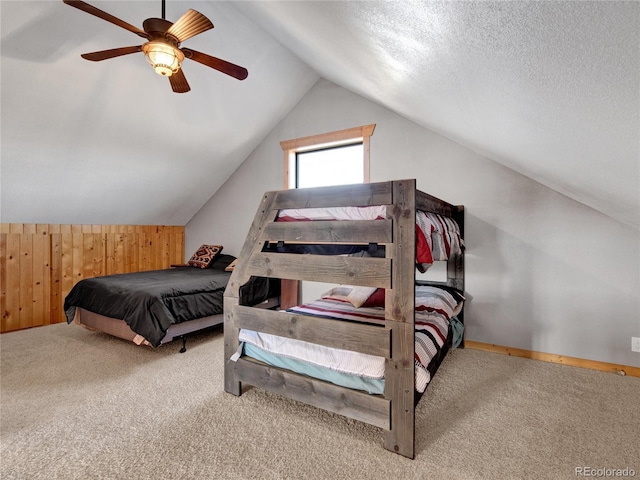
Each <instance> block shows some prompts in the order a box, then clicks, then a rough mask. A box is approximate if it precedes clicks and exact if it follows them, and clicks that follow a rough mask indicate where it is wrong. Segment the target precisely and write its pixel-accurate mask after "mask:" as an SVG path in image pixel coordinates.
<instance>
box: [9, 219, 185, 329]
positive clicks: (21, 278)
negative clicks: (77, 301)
mask: <svg viewBox="0 0 640 480" xmlns="http://www.w3.org/2000/svg"><path fill="white" fill-rule="evenodd" d="M183 262H184V227H182V226H158V225H49V224H16V223H2V224H0V303H1V312H2V323H1V325H0V332H8V331H12V330H19V329H23V328H29V327H35V326H40V325H48V324H51V323H59V322H64V321H65V316H64V311H63V307H62V306H63V302H64V298H65V296H66V295H67V293H69V291H70V290H71V288H72V287H73V286H74V285H75V284H76V283H77V282H78V281H79V280H82V279H83V278H87V277H95V276H99V275H110V274H113V273H127V272H137V271H143V270H157V269H162V268H169V267H170V265H171V264H174V263H183Z"/></svg>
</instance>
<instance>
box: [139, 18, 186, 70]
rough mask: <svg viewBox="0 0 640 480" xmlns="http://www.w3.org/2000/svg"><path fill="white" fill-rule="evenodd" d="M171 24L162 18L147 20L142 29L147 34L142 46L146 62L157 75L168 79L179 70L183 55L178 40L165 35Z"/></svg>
mask: <svg viewBox="0 0 640 480" xmlns="http://www.w3.org/2000/svg"><path fill="white" fill-rule="evenodd" d="M171 25H173V24H172V23H171V22H169V21H167V20H164V19H162V18H147V19H146V20H145V21H144V23H143V24H142V28H143V29H144V31H145V32H147V33H148V34H149V41H148V42H147V43H145V44H144V45H142V51H143V52H144V55H145V58H146V59H147V61H148V62H149V63H150V64H151V65H153V68H154V70H155V71H156V73H158V74H159V75H162V76H165V77H170V76H171V75H173V74H174V73H176V72H177V71H178V70H179V69H180V65H181V64H182V61H183V60H184V54H183V53H182V52H181V51H180V49H179V48H178V46H179V45H180V43H179V42H178V40H177V39H176V38H175V37H174V36H172V35H169V34H167V33H166V32H167V30H168V29H169V27H171Z"/></svg>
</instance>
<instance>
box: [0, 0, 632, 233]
mask: <svg viewBox="0 0 640 480" xmlns="http://www.w3.org/2000/svg"><path fill="white" fill-rule="evenodd" d="M89 3H92V4H94V5H96V6H98V7H99V8H102V9H103V10H107V11H108V12H110V13H112V14H114V15H116V16H118V17H120V18H122V19H123V20H126V21H128V22H129V23H132V24H134V25H141V24H142V21H143V20H144V19H145V18H147V17H151V16H160V12H159V11H157V10H159V5H160V2H159V1H155V0H154V1H144V2H113V1H112V2H91V1H90V2H89ZM0 7H1V9H2V10H1V16H2V31H1V35H2V65H1V67H2V86H1V88H2V214H3V217H6V216H8V217H9V219H8V221H21V222H22V221H33V222H37V221H47V222H49V221H51V220H49V219H50V218H52V216H51V214H52V213H56V212H57V213H58V215H60V212H64V215H67V216H68V217H69V219H68V220H66V223H83V222H94V223H141V222H145V223H177V224H182V223H185V222H186V221H188V220H189V218H190V217H191V216H192V215H193V214H194V213H195V212H196V211H197V209H198V208H199V207H200V206H201V205H202V204H203V203H204V202H205V201H206V199H207V198H208V197H209V196H211V195H212V194H213V193H214V192H215V190H216V189H217V188H218V186H220V185H221V183H222V182H223V181H224V180H225V179H226V178H227V177H228V176H229V175H230V173H231V172H232V171H233V170H234V169H235V168H236V167H237V166H238V165H239V163H240V162H241V161H242V160H244V158H246V156H247V155H248V154H249V153H250V152H251V151H252V150H253V149H254V148H255V146H256V145H257V144H258V143H259V142H260V140H261V139H262V138H264V136H265V135H266V134H267V133H268V132H269V130H270V129H272V128H273V127H274V126H275V125H276V123H277V122H278V121H279V120H280V119H281V118H282V117H283V116H284V115H286V113H287V112H288V111H289V109H290V108H292V107H293V105H295V103H296V102H297V101H298V100H299V99H300V98H301V97H302V96H303V95H304V94H305V93H306V91H307V90H308V89H309V88H310V87H311V86H312V85H313V83H314V82H315V81H316V80H317V79H318V78H319V77H324V78H326V79H328V80H330V81H332V82H334V83H336V84H338V85H341V86H343V87H344V88H346V89H349V90H351V91H353V92H356V93H358V94H360V95H362V96H364V97H366V98H369V99H371V100H373V101H375V102H377V103H379V104H381V105H384V106H385V107H387V108H389V109H391V110H393V111H395V112H397V113H399V114H401V115H403V116H405V117H406V118H409V119H411V120H413V121H414V122H416V123H418V124H420V125H422V126H424V127H427V128H429V129H432V130H434V131H436V132H439V133H441V134H442V135H444V136H446V137H449V138H451V139H453V140H455V141H457V142H459V143H461V144H463V145H466V146H468V147H470V148H472V149H473V150H475V151H477V152H479V153H481V154H483V155H486V156H488V157H490V158H492V159H494V160H496V161H498V162H500V163H502V164H504V165H506V166H508V167H510V168H513V169H514V170H516V171H519V172H521V173H523V174H524V175H527V176H529V177H531V178H533V179H535V180H537V181H539V182H541V183H543V184H545V185H548V186H550V187H551V188H553V189H555V190H557V191H559V192H561V193H564V194H566V195H568V196H569V197H572V198H574V199H576V200H578V201H580V202H582V203H584V204H586V205H589V206H591V207H592V208H595V209H597V210H599V211H601V212H603V213H605V214H607V215H609V216H611V217H613V218H616V219H618V220H620V221H622V222H624V223H626V224H629V225H632V226H635V227H636V228H637V227H638V224H639V219H640V173H639V170H640V133H639V132H640V42H639V38H640V3H638V2H615V1H611V2H552V1H548V2H523V1H518V2H408V1H397V2H393V1H392V2H377V1H374V2H356V1H337V2H332V1H319V2H311V1H302V2H290V1H287V2H272V1H262V2H199V1H177V0H176V1H169V2H167V18H168V19H170V20H175V19H177V18H178V17H179V16H180V15H181V14H182V13H183V12H184V11H185V10H186V9H187V8H194V9H196V10H199V11H201V12H202V13H204V14H205V15H207V16H208V17H209V18H211V19H212V21H213V23H214V24H215V25H216V28H215V29H214V30H211V31H209V32H205V33H203V34H202V35H199V36H198V37H195V38H193V39H190V40H187V41H186V42H185V44H184V46H189V47H192V48H194V49H196V50H200V51H204V52H206V53H210V54H212V55H214V56H218V57H221V58H224V59H226V60H229V61H231V62H234V63H238V64H240V65H244V66H247V67H248V68H249V78H248V79H247V80H245V81H244V82H238V81H237V80H234V79H230V78H228V77H225V76H224V75H222V74H219V73H217V72H214V71H212V70H209V69H207V68H206V67H203V66H201V65H199V64H195V63H191V64H187V65H185V73H186V76H187V78H188V80H189V82H190V84H191V87H192V92H190V93H188V94H186V95H176V94H172V93H171V92H170V88H169V85H168V81H167V80H166V79H163V78H161V77H159V76H157V75H155V74H154V73H153V71H152V70H151V69H150V67H149V66H148V65H147V64H146V62H145V61H144V59H143V58H142V56H140V58H134V56H133V55H132V56H129V57H122V58H119V59H113V60H110V61H109V62H102V63H100V64H94V63H90V62H86V61H84V60H81V59H80V58H79V54H80V53H83V52H89V51H94V50H101V49H106V48H113V47H117V46H124V45H136V44H138V43H140V42H138V40H139V38H138V37H136V36H135V35H133V34H131V33H130V32H127V31H125V30H122V29H119V28H118V27H115V26H113V25H110V24H108V23H106V22H104V21H101V20H99V19H96V18H94V17H91V16H89V15H87V14H85V13H82V12H79V11H77V10H75V9H73V8H70V7H68V6H66V5H63V4H62V2H61V1H60V2H58V1H55V2H25V1H21V2H7V1H2V2H0ZM137 55H140V54H137ZM142 179H144V180H145V181H144V182H141V180H142ZM81 180H82V181H81ZM88 193H94V194H96V198H95V200H90V198H91V196H90V195H88ZM34 198H35V200H34ZM25 202H26V204H25ZM24 205H29V208H28V209H27V210H25V208H26V207H25V206H24ZM105 205H107V206H108V208H107V209H105V208H104V207H105ZM25 211H29V212H31V216H30V217H29V218H27V219H25V218H24V212H25ZM96 212H101V214H100V215H97V214H96ZM18 213H19V214H20V215H17V214H18ZM18 217H19V218H18ZM3 221H5V219H4V218H3ZM62 221H63V220H61V222H62Z"/></svg>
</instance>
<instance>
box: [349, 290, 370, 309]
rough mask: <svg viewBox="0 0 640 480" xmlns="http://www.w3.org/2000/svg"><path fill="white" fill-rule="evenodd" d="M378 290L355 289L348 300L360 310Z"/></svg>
mask: <svg viewBox="0 0 640 480" xmlns="http://www.w3.org/2000/svg"><path fill="white" fill-rule="evenodd" d="M376 290H377V288H376V287H353V290H351V293H349V296H348V297H347V300H349V301H350V302H351V304H352V305H353V306H354V307H356V308H360V307H361V306H362V305H363V304H364V302H366V301H367V299H368V298H369V297H370V296H371V295H372V294H373V293H374V292H375V291H376Z"/></svg>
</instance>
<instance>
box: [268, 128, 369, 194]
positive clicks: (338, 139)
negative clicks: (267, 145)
mask: <svg viewBox="0 0 640 480" xmlns="http://www.w3.org/2000/svg"><path fill="white" fill-rule="evenodd" d="M374 129H375V124H374V125H365V126H362V127H355V128H349V129H347V130H339V131H336V132H329V133H323V134H320V135H312V136H310V137H304V138H296V139H293V140H284V141H282V142H280V145H281V146H282V150H283V151H284V158H285V169H284V170H285V172H284V177H285V179H284V184H285V185H284V186H285V188H304V187H319V186H328V185H346V184H350V183H367V182H369V139H370V137H371V135H373V130H374Z"/></svg>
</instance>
